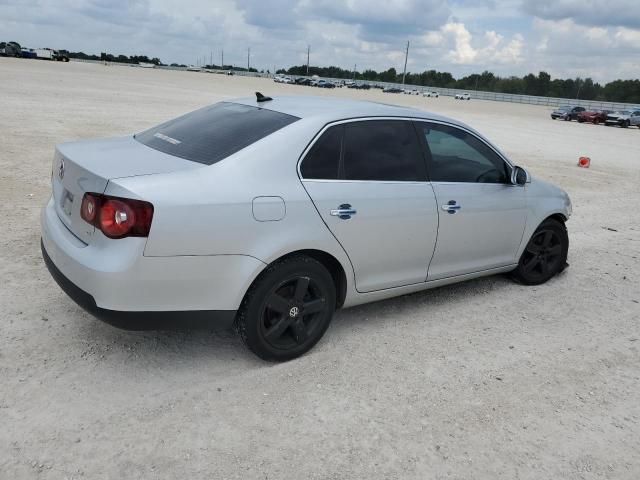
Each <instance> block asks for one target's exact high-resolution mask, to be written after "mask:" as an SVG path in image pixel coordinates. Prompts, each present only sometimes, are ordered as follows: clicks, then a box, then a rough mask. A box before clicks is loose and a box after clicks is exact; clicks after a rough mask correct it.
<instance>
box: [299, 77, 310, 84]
mask: <svg viewBox="0 0 640 480" xmlns="http://www.w3.org/2000/svg"><path fill="white" fill-rule="evenodd" d="M296 85H311V79H310V78H306V77H298V78H296Z"/></svg>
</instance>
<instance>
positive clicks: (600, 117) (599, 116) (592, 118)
mask: <svg viewBox="0 0 640 480" xmlns="http://www.w3.org/2000/svg"><path fill="white" fill-rule="evenodd" d="M609 113H611V111H610V110H589V111H585V112H580V113H578V122H580V123H584V122H590V123H593V124H596V125H597V124H598V123H604V121H605V120H606V119H607V115H608V114H609Z"/></svg>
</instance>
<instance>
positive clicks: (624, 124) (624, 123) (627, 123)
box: [622, 120, 631, 128]
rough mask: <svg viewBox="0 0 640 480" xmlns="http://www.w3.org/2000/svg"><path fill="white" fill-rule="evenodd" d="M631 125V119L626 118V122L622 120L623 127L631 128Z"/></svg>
mask: <svg viewBox="0 0 640 480" xmlns="http://www.w3.org/2000/svg"><path fill="white" fill-rule="evenodd" d="M629 125H631V122H630V121H629V120H625V121H624V122H622V128H629Z"/></svg>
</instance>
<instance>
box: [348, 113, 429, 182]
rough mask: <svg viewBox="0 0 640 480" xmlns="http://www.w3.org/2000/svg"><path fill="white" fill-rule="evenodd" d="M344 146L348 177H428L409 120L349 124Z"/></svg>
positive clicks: (367, 178) (391, 179) (416, 138)
mask: <svg viewBox="0 0 640 480" xmlns="http://www.w3.org/2000/svg"><path fill="white" fill-rule="evenodd" d="M343 148H344V153H343V168H344V179H345V180H381V181H385V180H386V181H425V180H426V178H425V177H426V174H425V169H424V158H423V156H422V152H421V150H420V145H419V143H418V137H417V136H416V132H415V130H414V129H413V126H412V125H411V123H409V122H407V121H402V120H368V121H363V122H353V123H347V124H346V125H345V132H344V147H343Z"/></svg>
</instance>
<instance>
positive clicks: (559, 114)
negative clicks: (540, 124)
mask: <svg viewBox="0 0 640 480" xmlns="http://www.w3.org/2000/svg"><path fill="white" fill-rule="evenodd" d="M585 110H586V108H584V107H571V106H562V107H558V108H556V109H555V110H554V111H553V112H551V119H552V120H555V119H556V118H561V119H563V120H567V121H571V120H577V119H578V114H579V113H580V112H584V111H585Z"/></svg>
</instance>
